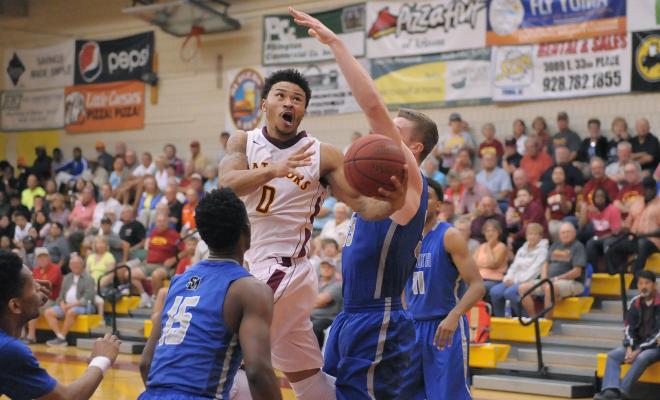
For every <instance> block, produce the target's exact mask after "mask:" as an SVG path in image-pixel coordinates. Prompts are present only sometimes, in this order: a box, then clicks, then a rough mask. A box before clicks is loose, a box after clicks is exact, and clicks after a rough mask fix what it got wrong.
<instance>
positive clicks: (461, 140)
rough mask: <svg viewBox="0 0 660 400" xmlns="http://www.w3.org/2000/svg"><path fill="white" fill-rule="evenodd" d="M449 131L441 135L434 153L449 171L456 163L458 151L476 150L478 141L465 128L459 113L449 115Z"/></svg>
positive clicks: (442, 166)
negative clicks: (465, 149) (464, 149)
mask: <svg viewBox="0 0 660 400" xmlns="http://www.w3.org/2000/svg"><path fill="white" fill-rule="evenodd" d="M449 127H450V129H449V132H447V133H445V134H443V135H441V136H440V138H439V140H438V145H437V146H436V147H435V148H434V149H433V155H434V156H435V157H436V158H437V159H438V160H439V161H441V162H442V165H441V166H440V169H441V170H443V171H447V170H448V169H449V168H451V167H452V166H453V165H454V162H455V161H456V155H457V154H458V151H459V150H461V149H463V148H467V149H470V150H471V151H474V150H475V148H476V147H477V146H476V143H475V142H474V139H473V138H472V135H470V133H469V132H467V131H465V130H464V129H463V119H462V118H461V115H460V114H458V113H451V114H450V115H449Z"/></svg>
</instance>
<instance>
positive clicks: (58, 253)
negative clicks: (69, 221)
mask: <svg viewBox="0 0 660 400" xmlns="http://www.w3.org/2000/svg"><path fill="white" fill-rule="evenodd" d="M44 247H45V248H46V249H47V250H48V253H49V254H50V258H51V260H52V261H53V262H54V263H56V264H58V265H59V266H60V267H61V266H63V265H66V264H67V258H68V256H69V253H70V249H69V241H68V240H66V238H65V237H64V227H63V226H62V224H60V223H59V222H52V223H51V224H50V230H49V231H48V235H46V238H45V239H44Z"/></svg>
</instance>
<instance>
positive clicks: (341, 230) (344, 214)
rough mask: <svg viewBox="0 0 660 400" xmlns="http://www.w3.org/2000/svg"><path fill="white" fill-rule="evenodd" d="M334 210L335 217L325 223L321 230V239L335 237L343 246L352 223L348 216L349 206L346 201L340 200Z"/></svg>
mask: <svg viewBox="0 0 660 400" xmlns="http://www.w3.org/2000/svg"><path fill="white" fill-rule="evenodd" d="M333 211H334V216H335V218H334V219H332V220H330V221H328V222H326V223H325V225H324V226H323V229H322V230H321V239H334V241H335V242H337V243H338V244H339V246H343V245H344V242H345V241H346V235H347V234H348V228H349V226H350V223H351V220H350V218H348V213H349V210H348V206H347V205H346V204H345V203H342V202H338V203H337V204H335V206H334V210H333Z"/></svg>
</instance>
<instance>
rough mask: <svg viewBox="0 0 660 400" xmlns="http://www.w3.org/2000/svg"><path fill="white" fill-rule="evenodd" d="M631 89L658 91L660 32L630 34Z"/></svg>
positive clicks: (659, 88)
mask: <svg viewBox="0 0 660 400" xmlns="http://www.w3.org/2000/svg"><path fill="white" fill-rule="evenodd" d="M632 65H633V67H632V82H631V89H632V90H639V91H644V92H658V91H660V30H656V31H650V32H633V33H632Z"/></svg>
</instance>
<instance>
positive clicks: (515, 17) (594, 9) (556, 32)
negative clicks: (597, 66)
mask: <svg viewBox="0 0 660 400" xmlns="http://www.w3.org/2000/svg"><path fill="white" fill-rule="evenodd" d="M634 1H635V2H637V1H642V0H634ZM625 32H626V0H492V1H490V2H489V4H488V31H487V32H486V44H487V45H489V46H502V45H512V44H523V43H543V42H557V41H563V40H574V39H583V38H588V37H595V36H603V35H609V34H613V33H625Z"/></svg>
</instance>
